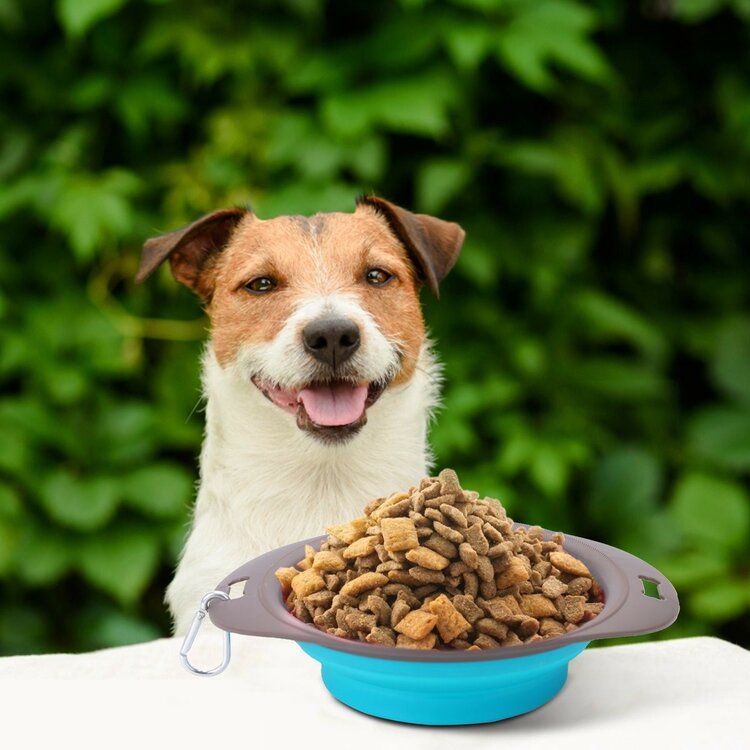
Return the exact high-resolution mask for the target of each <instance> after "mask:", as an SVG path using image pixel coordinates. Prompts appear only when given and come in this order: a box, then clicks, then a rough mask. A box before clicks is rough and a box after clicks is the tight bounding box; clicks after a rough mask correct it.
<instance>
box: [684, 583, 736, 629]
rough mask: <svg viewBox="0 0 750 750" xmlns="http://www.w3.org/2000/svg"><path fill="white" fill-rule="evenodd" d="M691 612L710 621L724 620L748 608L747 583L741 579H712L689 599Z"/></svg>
mask: <svg viewBox="0 0 750 750" xmlns="http://www.w3.org/2000/svg"><path fill="white" fill-rule="evenodd" d="M689 607H690V610H691V611H692V612H693V614H695V615H697V616H698V617H700V618H702V619H705V620H709V621H710V622H726V621H727V620H731V619H733V618H735V617H739V616H740V615H742V614H743V613H744V612H746V611H747V610H748V609H750V606H749V605H748V600H747V584H746V583H745V582H743V581H736V580H729V581H721V580H720V581H712V582H711V583H708V584H706V587H705V588H704V589H702V590H700V591H696V592H695V593H694V594H693V595H692V596H691V597H690V599H689Z"/></svg>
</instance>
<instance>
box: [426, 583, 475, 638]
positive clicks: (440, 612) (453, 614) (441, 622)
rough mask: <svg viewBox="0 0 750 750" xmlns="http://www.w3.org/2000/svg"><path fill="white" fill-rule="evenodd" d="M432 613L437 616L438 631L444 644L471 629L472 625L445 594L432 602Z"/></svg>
mask: <svg viewBox="0 0 750 750" xmlns="http://www.w3.org/2000/svg"><path fill="white" fill-rule="evenodd" d="M430 612H432V613H433V614H434V615H436V616H437V629H438V633H439V634H440V638H441V639H442V640H443V643H450V642H451V641H452V640H453V639H454V638H457V637H458V636H459V635H461V633H466V632H467V631H469V630H470V629H471V623H470V622H468V620H466V618H465V617H464V616H463V615H462V614H461V613H460V612H459V611H458V610H457V609H456V608H455V607H454V606H453V603H452V602H451V600H450V599H449V598H448V597H447V596H446V595H445V594H441V595H440V596H438V597H437V598H436V599H434V600H433V601H431V602H430Z"/></svg>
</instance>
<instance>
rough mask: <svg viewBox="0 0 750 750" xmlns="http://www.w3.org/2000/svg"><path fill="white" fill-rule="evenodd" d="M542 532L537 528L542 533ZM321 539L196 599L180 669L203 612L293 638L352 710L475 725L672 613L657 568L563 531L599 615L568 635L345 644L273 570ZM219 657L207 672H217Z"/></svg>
mask: <svg viewBox="0 0 750 750" xmlns="http://www.w3.org/2000/svg"><path fill="white" fill-rule="evenodd" d="M519 525H520V524H516V526H519ZM550 536H551V532H545V538H549V537H550ZM324 539H326V537H325V536H320V537H314V538H312V539H306V540H304V541H301V542H296V543H294V544H289V545H287V546H285V547H280V548H279V549H275V550H273V551H271V552H268V553H266V554H264V555H261V556H260V557H257V558H255V559H254V560H251V561H250V562H248V563H246V564H245V565H243V566H242V567H240V568H238V569H237V570H236V571H234V573H232V574H231V575H229V576H227V577H226V578H225V579H224V580H223V581H222V582H221V583H220V584H219V585H218V586H217V591H216V592H212V593H211V594H208V595H207V596H206V597H204V603H205V605H203V606H202V610H199V612H198V615H197V617H196V621H195V623H196V624H195V627H194V628H193V629H192V630H191V634H192V637H191V634H188V637H187V638H186V639H185V645H184V646H183V650H182V652H181V653H182V656H183V660H184V662H185V663H186V665H187V664H189V663H188V662H187V651H188V649H189V646H190V643H191V642H192V639H193V638H194V634H195V630H196V629H197V623H199V622H200V619H201V618H202V617H203V616H205V614H206V610H208V615H209V617H210V618H211V620H212V622H213V623H214V624H215V625H216V626H218V627H219V628H221V629H222V630H225V631H231V632H234V633H240V634H244V635H254V636H268V637H270V638H285V639H288V640H293V641H296V642H297V643H298V644H299V646H300V648H301V649H302V650H303V651H304V652H305V653H306V654H308V655H309V656H311V657H312V658H313V659H315V660H316V661H319V662H320V664H321V666H322V669H321V675H322V678H323V683H324V684H325V686H326V687H327V688H328V690H329V691H330V693H331V694H332V695H333V696H334V697H335V698H337V699H338V700H340V701H341V702H342V703H345V704H346V705H347V706H351V707H352V708H355V709H357V710H358V711H363V712H364V713H367V714H371V715H372V716H379V717H382V718H385V719H393V720H395V721H402V722H408V723H412V724H433V725H435V724H440V725H445V724H476V723H483V722H490V721H498V720H499V719H506V718H508V717H510V716H517V715H518V714H522V713H526V712H528V711H532V710H534V709H535V708H538V707H539V706H541V705H543V704H544V703H546V702H547V701H549V700H551V699H552V698H553V697H554V696H555V695H556V694H557V693H558V692H559V691H560V689H561V688H562V686H563V685H564V684H565V680H566V678H567V676H568V662H570V660H571V659H573V658H574V657H576V656H578V654H580V653H581V651H583V650H584V649H585V648H586V646H587V645H588V644H589V642H590V641H592V640H595V639H599V638H613V637H616V636H625V635H640V634H643V633H652V632H655V631H657V630H662V629H664V628H666V627H667V626H668V625H671V624H672V623H673V622H674V620H675V619H676V618H677V614H678V612H679V602H678V599H677V592H676V591H675V589H674V587H673V586H672V584H671V583H670V582H669V581H668V580H667V579H666V578H665V577H664V576H663V575H662V574H661V573H659V571H658V570H656V569H655V568H653V567H651V566H650V565H648V564H647V563H645V562H643V561H642V560H640V559H638V558H637V557H634V556H633V555H631V554H629V553H627V552H624V551H622V550H619V549H617V548H615V547H610V546H609V545H606V544H601V543H599V542H592V541H589V540H588V539H582V538H580V537H575V536H568V535H566V536H565V550H566V551H567V552H569V553H570V554H572V555H574V556H575V557H577V558H579V559H580V560H582V561H583V562H584V563H585V564H586V565H587V567H588V568H589V570H590V571H591V573H592V574H593V575H594V577H595V578H596V579H597V581H598V582H599V583H600V585H601V587H602V589H603V590H604V597H605V605H604V609H603V610H602V612H601V613H600V614H599V615H598V616H597V617H595V618H594V619H593V620H590V621H589V622H587V623H585V624H584V625H582V626H581V627H579V628H578V629H577V630H574V631H573V632H571V633H566V634H565V635H561V636H557V637H555V638H551V639H548V640H543V641H537V642H536V643H531V644H528V645H526V644H524V645H520V646H510V647H505V648H496V649H487V650H483V651H468V652H467V651H460V650H437V649H432V650H415V649H406V648H394V647H390V646H378V645H374V644H370V643H364V642H361V641H354V640H348V639H345V638H340V637H338V636H333V635H329V634H328V633H325V632H323V631H321V630H318V629H317V628H315V627H314V626H313V625H309V624H306V623H304V622H302V621H301V620H298V619H297V618H296V617H294V615H292V614H291V613H290V612H288V611H287V609H286V606H285V605H284V601H283V599H282V596H281V587H280V585H279V582H278V581H277V580H276V577H275V576H274V571H275V570H276V569H277V568H280V567H288V566H293V565H295V564H296V563H297V562H299V561H300V560H301V559H303V558H304V556H305V552H304V548H305V545H306V544H311V545H313V546H314V547H315V548H316V549H317V548H318V546H319V544H320V542H322V541H323V540H324ZM242 581H246V583H245V587H244V593H243V595H242V596H240V597H238V598H234V599H230V598H228V591H229V587H230V586H232V585H233V584H236V583H240V582H242ZM209 603H210V606H209ZM201 611H202V614H201ZM226 637H227V639H228V637H229V633H228V632H227V634H226ZM227 661H228V659H225V663H224V665H222V667H219V668H217V669H216V670H211V671H210V672H211V673H217V672H218V671H221V669H222V668H223V666H225V665H226V663H227ZM190 668H191V669H192V670H193V671H198V670H195V668H193V667H190Z"/></svg>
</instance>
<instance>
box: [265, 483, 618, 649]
mask: <svg viewBox="0 0 750 750" xmlns="http://www.w3.org/2000/svg"><path fill="white" fill-rule="evenodd" d="M364 514H365V515H364V516H363V517H362V518H357V519H355V520H353V521H349V522H348V523H342V524H339V525H337V526H331V527H329V528H328V529H327V531H328V539H327V540H326V541H324V542H323V543H322V544H321V545H320V550H316V549H314V548H313V547H311V546H310V545H306V547H305V557H304V559H303V560H300V562H299V563H298V564H297V565H296V566H295V567H292V568H280V569H279V570H277V571H276V577H277V578H278V580H279V583H280V584H281V588H282V594H283V596H284V599H285V601H286V605H287V608H288V609H289V611H291V612H292V613H293V614H294V615H295V616H296V617H298V618H299V619H301V620H303V621H304V622H307V623H311V624H313V625H314V626H315V627H317V628H320V629H321V630H325V631H326V632H327V633H331V634H332V635H336V636H341V637H342V638H354V639H358V640H362V641H367V642H368V643H376V644H380V645H385V646H398V647H403V648H419V649H431V648H457V649H465V650H468V651H472V650H474V651H475V650H478V649H486V648H496V647H498V646H516V645H519V644H521V643H534V642H535V641H539V640H543V639H546V638H553V637H555V636H558V635H562V634H564V633H567V632H569V631H571V630H573V629H575V628H577V627H578V626H579V625H581V624H582V623H584V622H587V621H588V620H590V619H592V618H593V617H596V615H597V614H599V612H601V610H602V608H603V607H604V604H603V593H602V590H601V588H600V586H599V584H598V583H597V582H596V580H595V579H594V578H593V576H592V575H591V573H590V572H589V570H588V568H587V567H586V566H585V565H584V564H583V563H582V562H581V561H580V560H577V559H576V558H575V557H573V556H572V555H569V554H568V553H567V552H565V551H564V549H563V536H562V534H553V535H552V537H551V539H548V540H545V539H544V535H543V532H542V529H541V528H540V527H538V526H531V527H529V528H528V529H517V530H515V531H514V530H513V522H512V521H511V520H510V519H509V518H508V517H507V515H506V513H505V510H504V508H503V507H502V505H501V504H500V503H499V502H498V501H497V500H493V499H490V498H484V499H480V498H479V496H478V494H477V493H475V492H468V491H464V490H462V489H461V486H460V485H459V482H458V477H457V476H456V473H455V472H454V471H452V470H450V469H445V470H444V471H442V472H440V475H439V476H438V477H437V478H432V479H423V480H422V481H421V482H420V485H419V487H415V488H412V489H410V490H409V492H397V493H395V494H393V495H391V496H390V497H387V498H385V497H381V498H377V499H375V500H372V501H371V502H369V503H368V504H367V505H366V506H365V509H364Z"/></svg>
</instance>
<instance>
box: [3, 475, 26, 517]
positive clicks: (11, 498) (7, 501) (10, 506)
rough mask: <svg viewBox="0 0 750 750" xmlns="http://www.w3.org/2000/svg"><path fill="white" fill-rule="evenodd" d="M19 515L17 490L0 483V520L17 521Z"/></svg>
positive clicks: (20, 507)
mask: <svg viewBox="0 0 750 750" xmlns="http://www.w3.org/2000/svg"><path fill="white" fill-rule="evenodd" d="M21 514H22V505H21V497H20V494H19V493H18V490H16V488H15V487H11V486H10V485H7V484H5V483H3V482H0V518H12V519H17V518H19V517H20V516H21Z"/></svg>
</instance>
